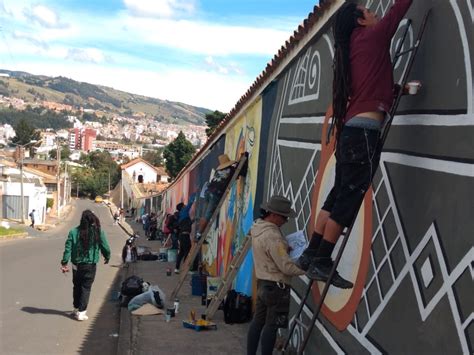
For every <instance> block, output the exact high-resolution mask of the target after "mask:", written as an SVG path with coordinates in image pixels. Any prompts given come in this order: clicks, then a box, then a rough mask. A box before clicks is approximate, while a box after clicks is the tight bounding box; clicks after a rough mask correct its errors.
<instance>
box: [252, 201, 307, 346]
mask: <svg viewBox="0 0 474 355" xmlns="http://www.w3.org/2000/svg"><path fill="white" fill-rule="evenodd" d="M261 207H262V215H261V218H259V219H257V220H256V221H255V222H254V224H253V226H252V228H251V229H250V236H251V238H252V251H253V258H254V265H255V275H256V277H257V293H256V297H257V302H256V308H255V313H254V317H253V320H252V322H251V323H250V327H249V330H248V336H247V354H248V355H252V354H256V353H257V348H258V345H259V342H260V343H261V351H262V354H263V355H266V354H272V353H273V348H274V346H275V341H276V335H277V331H278V328H286V327H287V326H288V314H289V311H290V290H291V286H290V284H291V277H292V276H298V275H303V274H304V273H305V271H304V270H302V269H300V268H299V267H298V266H297V265H296V264H295V263H294V262H293V261H292V260H291V259H290V257H289V255H288V252H289V250H288V243H287V242H286V240H285V238H284V237H283V235H282V233H281V231H280V227H281V226H283V225H284V224H285V223H286V222H288V219H289V218H294V217H295V216H296V213H295V211H294V210H293V209H292V208H291V202H290V201H289V200H288V199H287V198H285V197H283V196H272V197H271V198H270V200H269V201H268V202H267V203H265V204H263V205H262V206H261Z"/></svg>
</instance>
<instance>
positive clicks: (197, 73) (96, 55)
mask: <svg viewBox="0 0 474 355" xmlns="http://www.w3.org/2000/svg"><path fill="white" fill-rule="evenodd" d="M317 3H318V0H0V68H1V69H8V70H20V71H26V72H28V73H31V74H37V75H48V76H60V75H61V76H65V77H68V78H71V79H74V80H78V81H83V82H88V83H92V84H99V85H105V86H109V87H113V88H114V89H118V90H123V91H127V92H131V93H135V94H140V95H145V96H150V97H156V98H159V99H163V100H170V101H178V102H183V103H187V104H190V105H194V106H199V107H204V108H208V109H211V110H220V111H223V112H228V111H229V110H230V109H232V107H234V105H235V104H236V102H237V101H238V100H239V99H240V97H241V96H242V95H243V94H245V92H246V91H247V89H248V88H249V86H250V85H251V84H252V83H253V82H254V81H255V79H256V77H257V76H258V75H259V74H260V73H261V72H262V71H263V69H264V68H265V66H266V65H267V63H268V62H269V61H270V60H271V58H272V57H273V56H274V55H275V53H277V51H278V49H279V48H280V47H281V46H282V45H283V44H284V42H285V41H286V40H287V39H288V38H289V37H290V35H292V34H293V31H294V30H296V28H297V27H298V25H299V24H301V23H302V22H303V20H304V19H305V18H306V17H307V16H308V14H309V13H310V12H311V11H312V10H313V7H314V5H315V4H317Z"/></svg>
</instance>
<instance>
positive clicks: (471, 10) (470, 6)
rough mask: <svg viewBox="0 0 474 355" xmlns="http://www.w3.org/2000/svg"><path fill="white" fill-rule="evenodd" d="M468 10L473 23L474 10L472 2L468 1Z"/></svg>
mask: <svg viewBox="0 0 474 355" xmlns="http://www.w3.org/2000/svg"><path fill="white" fill-rule="evenodd" d="M466 4H467V8H468V9H469V13H470V14H471V21H472V22H474V9H473V6H472V1H470V0H466Z"/></svg>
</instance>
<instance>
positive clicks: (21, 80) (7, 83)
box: [0, 69, 211, 125]
mask: <svg viewBox="0 0 474 355" xmlns="http://www.w3.org/2000/svg"><path fill="white" fill-rule="evenodd" d="M0 73H3V74H8V75H9V76H2V77H0V95H4V96H9V97H16V98H20V99H23V100H24V101H26V102H27V103H31V104H34V103H36V104H38V103H41V102H43V101H50V102H57V103H61V104H66V105H71V106H73V107H74V109H79V108H81V107H82V108H84V109H93V110H97V111H101V112H103V113H104V114H105V115H106V116H108V115H112V114H121V115H125V116H136V115H138V116H140V115H142V116H143V115H144V116H148V117H153V118H155V119H156V120H157V121H159V122H163V123H174V124H183V125H185V124H196V125H205V119H204V116H205V114H206V113H209V112H211V111H210V110H208V109H205V108H202V107H195V106H191V105H187V104H184V103H180V102H172V101H167V100H160V99H155V98H151V97H146V96H141V95H135V94H130V93H127V92H124V91H119V90H115V89H112V88H109V87H105V86H99V85H93V84H89V83H83V82H79V81H75V80H72V79H69V78H65V77H61V76H59V77H48V76H44V75H32V74H29V73H25V72H19V71H10V70H4V69H0Z"/></svg>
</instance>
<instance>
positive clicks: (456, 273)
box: [360, 162, 474, 353]
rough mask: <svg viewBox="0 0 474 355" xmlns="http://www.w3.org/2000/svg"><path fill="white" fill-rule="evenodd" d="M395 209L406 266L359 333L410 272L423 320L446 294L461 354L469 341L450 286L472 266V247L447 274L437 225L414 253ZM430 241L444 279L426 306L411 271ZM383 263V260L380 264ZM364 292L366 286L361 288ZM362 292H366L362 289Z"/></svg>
mask: <svg viewBox="0 0 474 355" xmlns="http://www.w3.org/2000/svg"><path fill="white" fill-rule="evenodd" d="M380 168H381V171H382V174H383V176H384V177H386V176H388V175H387V171H386V167H385V164H384V162H382V164H381V165H380ZM386 188H387V194H388V197H389V200H390V203H391V205H392V207H393V206H396V204H395V201H394V198H393V192H392V190H391V186H390V184H389V183H387V184H386ZM392 210H393V211H394V218H395V224H396V225H397V229H398V231H399V233H400V238H399V239H400V242H401V244H402V249H403V252H404V254H405V260H406V262H405V265H404V266H403V268H402V270H401V271H400V273H399V275H398V277H397V278H396V279H395V281H394V283H393V284H392V285H391V287H390V289H389V290H388V292H387V294H386V295H385V298H382V300H381V303H380V304H379V305H378V306H377V309H376V310H375V311H374V312H373V313H372V316H371V317H370V318H369V319H368V321H367V323H366V324H365V326H364V329H363V330H362V331H361V332H360V335H361V336H366V335H367V333H368V332H369V331H370V329H371V328H372V326H373V325H374V324H375V322H376V321H377V319H378V317H379V316H380V314H381V313H382V312H383V310H384V309H385V307H386V306H387V305H388V303H389V301H390V299H391V298H392V296H393V295H394V294H395V292H396V291H397V289H398V288H399V286H400V284H401V283H402V281H403V280H404V278H405V276H407V274H408V275H409V277H410V279H411V282H412V286H413V291H414V294H415V299H416V301H417V304H418V310H419V312H420V316H421V318H422V320H423V321H424V320H426V319H427V318H428V317H429V315H430V314H431V312H432V311H433V309H434V308H435V307H436V306H437V305H438V303H439V301H440V300H441V298H442V297H444V296H445V295H446V296H447V299H448V302H449V305H450V307H451V313H452V316H453V320H454V323H455V326H456V330H457V333H458V337H459V342H460V344H461V347H462V349H463V352H464V353H467V352H468V344H467V338H466V334H465V333H464V328H463V324H462V323H461V319H460V312H459V309H458V305H457V302H456V299H455V296H454V291H453V288H452V287H453V285H454V283H455V282H456V281H457V279H458V278H459V277H460V275H461V274H462V272H464V270H466V269H468V268H470V267H472V266H471V264H472V262H473V260H474V248H471V250H469V252H468V253H466V255H465V256H464V257H463V258H462V259H461V261H460V262H459V263H458V265H456V267H455V269H454V270H453V271H452V272H451V274H448V270H447V266H446V261H445V259H444V255H443V253H442V250H441V245H440V243H439V238H438V236H437V233H436V228H435V226H434V224H431V225H430V227H429V228H428V230H427V232H426V233H425V235H424V236H423V238H422V240H421V241H420V243H419V244H418V245H417V246H416V248H415V250H414V251H413V253H411V255H410V252H409V249H408V246H407V242H406V236H405V235H403V229H402V227H401V221H400V217H399V216H398V213H395V211H396V208H392ZM430 241H433V244H434V246H435V251H436V256H437V259H438V264H439V265H440V268H441V272H442V278H443V284H442V286H441V288H440V290H439V291H438V293H437V294H436V295H435V297H433V298H432V299H431V300H430V302H429V303H428V305H427V306H426V307H425V306H424V303H423V297H422V295H421V291H420V285H419V283H418V281H417V278H416V275H415V270H414V264H415V262H416V260H417V259H418V258H419V256H420V255H421V253H422V251H423V250H425V247H426V246H427V245H428V243H429V242H430ZM395 244H396V242H394V244H393V245H392V248H393V247H394V246H395ZM385 257H389V254H387V255H386V256H385ZM381 264H382V263H381ZM375 274H376V275H377V271H375ZM364 291H366V288H365V289H364ZM364 295H365V292H364Z"/></svg>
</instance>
